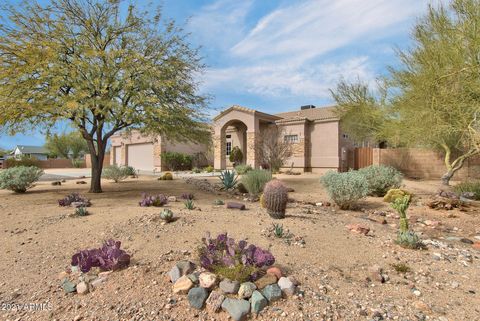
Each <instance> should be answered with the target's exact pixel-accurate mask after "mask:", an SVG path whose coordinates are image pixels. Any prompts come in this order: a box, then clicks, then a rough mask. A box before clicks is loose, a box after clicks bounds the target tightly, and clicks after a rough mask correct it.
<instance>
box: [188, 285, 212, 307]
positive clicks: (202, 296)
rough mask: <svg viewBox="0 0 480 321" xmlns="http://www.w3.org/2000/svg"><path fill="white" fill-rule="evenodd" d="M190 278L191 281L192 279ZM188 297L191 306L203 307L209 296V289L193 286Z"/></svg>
mask: <svg viewBox="0 0 480 321" xmlns="http://www.w3.org/2000/svg"><path fill="white" fill-rule="evenodd" d="M187 279H188V278H187ZM188 280H189V281H190V279H188ZM190 282H191V281H190ZM187 298H188V302H189V303H190V306H192V307H194V308H195V309H199V310H200V309H202V308H203V305H204V304H205V301H206V300H207V298H208V291H207V290H206V289H205V288H202V287H197V288H193V289H190V291H188V295H187Z"/></svg>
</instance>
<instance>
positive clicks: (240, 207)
mask: <svg viewBox="0 0 480 321" xmlns="http://www.w3.org/2000/svg"><path fill="white" fill-rule="evenodd" d="M227 208H230V209H238V210H241V211H243V210H245V204H242V203H237V202H228V203H227Z"/></svg>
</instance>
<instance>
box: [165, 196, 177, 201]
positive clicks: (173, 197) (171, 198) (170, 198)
mask: <svg viewBox="0 0 480 321" xmlns="http://www.w3.org/2000/svg"><path fill="white" fill-rule="evenodd" d="M167 200H168V201H169V202H176V201H177V197H176V196H169V197H168V198H167Z"/></svg>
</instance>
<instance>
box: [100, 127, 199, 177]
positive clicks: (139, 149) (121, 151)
mask: <svg viewBox="0 0 480 321" xmlns="http://www.w3.org/2000/svg"><path fill="white" fill-rule="evenodd" d="M110 141H111V149H110V164H111V165H113V164H115V165H118V166H125V165H128V166H133V167H134V168H135V169H138V170H142V171H152V172H155V171H165V170H167V168H166V167H165V164H162V158H161V156H160V155H161V154H162V153H164V152H178V153H184V154H190V155H195V154H204V155H205V154H207V151H208V146H207V145H205V144H195V143H183V142H182V143H180V142H172V141H169V140H168V139H165V138H164V137H161V136H160V135H158V136H145V135H142V134H141V133H140V132H139V131H131V132H129V133H127V132H123V133H118V134H116V135H113V136H112V137H111V140H110ZM203 165H205V166H206V165H208V164H203Z"/></svg>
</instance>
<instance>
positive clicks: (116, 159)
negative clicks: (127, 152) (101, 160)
mask: <svg viewBox="0 0 480 321" xmlns="http://www.w3.org/2000/svg"><path fill="white" fill-rule="evenodd" d="M121 149H122V147H120V146H118V147H114V148H113V163H114V164H115V165H117V166H120V158H121Z"/></svg>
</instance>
